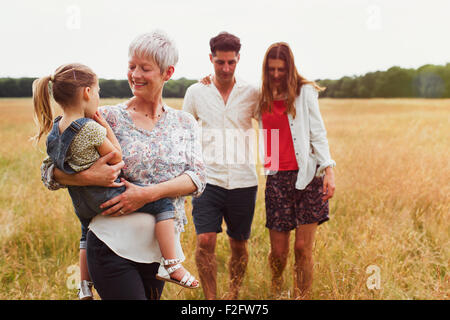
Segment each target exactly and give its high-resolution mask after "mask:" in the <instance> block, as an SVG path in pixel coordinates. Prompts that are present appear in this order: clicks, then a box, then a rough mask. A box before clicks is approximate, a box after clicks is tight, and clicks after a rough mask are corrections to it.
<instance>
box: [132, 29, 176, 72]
mask: <svg viewBox="0 0 450 320" xmlns="http://www.w3.org/2000/svg"><path fill="white" fill-rule="evenodd" d="M132 56H138V57H141V58H147V59H148V58H152V59H153V60H154V61H155V62H156V64H157V65H158V66H159V69H161V73H163V72H164V71H166V70H167V68H168V67H169V66H175V65H176V64H177V62H178V49H177V47H176V46H175V43H174V41H173V40H172V39H170V38H169V36H168V35H167V34H166V33H165V32H164V31H161V30H154V31H152V32H149V33H144V34H142V35H140V36H138V37H136V38H135V39H134V40H133V41H132V42H131V43H130V47H129V48H128V57H132Z"/></svg>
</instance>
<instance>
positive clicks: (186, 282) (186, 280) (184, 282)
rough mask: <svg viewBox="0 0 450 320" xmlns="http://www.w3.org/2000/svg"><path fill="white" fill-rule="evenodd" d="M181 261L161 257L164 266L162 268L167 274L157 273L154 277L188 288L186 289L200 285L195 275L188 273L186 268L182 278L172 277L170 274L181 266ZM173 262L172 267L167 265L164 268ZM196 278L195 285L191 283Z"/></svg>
mask: <svg viewBox="0 0 450 320" xmlns="http://www.w3.org/2000/svg"><path fill="white" fill-rule="evenodd" d="M181 262H182V260H180V259H169V260H165V259H164V258H163V259H162V263H161V264H162V265H163V266H164V268H165V269H166V270H167V274H161V273H158V274H157V275H156V279H158V280H163V281H168V282H172V283H175V284H178V285H180V286H182V287H184V288H188V289H196V288H198V287H199V286H200V284H199V283H198V280H197V279H195V277H194V276H193V275H191V274H190V273H189V271H187V270H186V273H185V274H184V276H183V278H182V279H181V280H176V279H173V278H172V277H171V276H170V274H172V273H174V272H175V271H176V270H178V269H180V268H181ZM171 264H173V266H172V267H168V268H166V266H168V265H171ZM195 280H197V285H195V286H194V285H192V283H193V282H194V281H195Z"/></svg>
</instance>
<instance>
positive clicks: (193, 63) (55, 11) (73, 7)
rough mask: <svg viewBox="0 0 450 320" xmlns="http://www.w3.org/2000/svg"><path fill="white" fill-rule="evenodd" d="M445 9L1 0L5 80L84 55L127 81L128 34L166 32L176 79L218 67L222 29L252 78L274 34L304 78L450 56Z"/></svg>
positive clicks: (241, 72)
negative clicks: (216, 48) (213, 46)
mask: <svg viewBox="0 0 450 320" xmlns="http://www.w3.org/2000/svg"><path fill="white" fill-rule="evenodd" d="M449 16H450V1H449V0H429V1H411V0H409V1H407V0H309V1H306V0H277V1H274V0H270V1H268V0H258V1H248V0H228V1H225V0H222V1H212V0H209V1H205V0H159V1H153V0H142V1H134V0H128V1H123V0H122V1H115V0H114V1H113V0H103V1H97V0H54V1H52V0H41V1H31V0H30V1H27V0H15V1H6V0H1V2H0V39H1V43H2V45H1V50H0V57H1V59H0V77H7V76H10V77H22V76H31V77H38V76H44V75H48V74H51V73H53V71H54V70H55V69H56V68H57V67H58V66H59V65H61V64H64V63H68V62H81V63H84V64H86V65H88V66H90V67H91V68H92V69H93V70H94V71H95V72H96V73H97V74H98V75H99V77H100V78H106V79H125V78H126V68H127V61H128V57H127V49H128V45H129V43H130V42H131V40H132V39H133V38H134V37H135V36H137V35H139V34H141V33H144V32H148V31H151V30H153V29H162V30H164V31H166V32H167V33H168V34H169V35H170V36H171V37H172V38H173V39H174V40H175V42H176V44H177V46H178V49H179V53H180V60H179V62H178V65H177V66H176V68H175V74H174V76H173V78H174V79H178V78H180V77H186V78H190V79H198V78H200V77H202V76H204V75H206V74H209V73H211V72H212V70H213V69H212V65H211V63H210V61H209V57H208V54H209V39H210V38H211V37H213V36H215V35H217V34H218V33H219V32H221V31H228V32H231V33H233V34H235V35H237V36H238V37H240V38H241V43H242V49H241V60H240V62H239V64H238V68H237V71H236V74H237V75H238V76H240V77H241V78H243V79H244V80H246V81H248V82H251V83H257V82H259V80H260V75H261V64H262V60H263V56H264V53H265V51H266V49H267V48H268V46H269V45H270V44H272V43H273V42H277V41H285V42H288V43H289V44H290V46H291V48H292V50H293V52H294V55H295V59H296V65H297V68H298V69H299V71H300V73H301V74H302V75H303V76H305V77H306V78H308V79H324V78H329V79H337V78H340V77H342V76H344V75H349V76H351V75H362V74H364V73H366V72H369V71H377V70H386V69H388V68H390V67H391V66H394V65H397V66H401V67H404V68H417V67H419V66H421V65H424V64H427V63H431V64H445V63H447V62H450V41H448V34H449V32H450V19H449Z"/></svg>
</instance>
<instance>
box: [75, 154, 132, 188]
mask: <svg viewBox="0 0 450 320" xmlns="http://www.w3.org/2000/svg"><path fill="white" fill-rule="evenodd" d="M115 153H116V152H115V151H113V152H110V153H108V154H107V155H105V156H103V157H101V158H99V159H98V160H97V161H96V162H95V163H94V164H93V165H92V166H91V167H90V168H89V169H87V170H84V171H81V172H80V174H82V175H83V177H82V178H81V179H83V180H84V181H85V182H86V184H85V185H96V186H103V187H120V186H123V185H124V184H123V183H122V182H120V183H118V182H115V180H116V179H117V178H118V177H119V174H120V170H121V169H122V168H123V166H124V165H125V163H124V162H123V161H121V162H119V163H117V164H115V165H109V164H108V161H110V160H111V159H112V158H113V157H114V156H115Z"/></svg>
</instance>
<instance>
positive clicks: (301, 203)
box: [265, 170, 329, 231]
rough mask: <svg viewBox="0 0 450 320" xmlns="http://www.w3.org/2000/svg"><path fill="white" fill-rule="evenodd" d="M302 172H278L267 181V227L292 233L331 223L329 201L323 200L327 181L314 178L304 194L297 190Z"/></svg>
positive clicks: (321, 178) (303, 191)
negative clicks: (296, 229)
mask: <svg viewBox="0 0 450 320" xmlns="http://www.w3.org/2000/svg"><path fill="white" fill-rule="evenodd" d="M297 173H298V170H294V171H278V172H277V173H276V174H274V175H269V176H268V177H267V181H266V193H265V195H266V197H265V198H266V200H265V201H266V227H267V228H269V229H271V230H276V231H290V230H293V229H295V228H297V227H298V226H299V225H303V224H311V223H316V222H317V223H318V224H322V223H324V222H325V221H328V220H329V217H328V213H329V208H328V200H327V201H325V202H324V201H323V200H322V196H323V195H322V192H323V177H314V179H313V180H312V181H311V182H310V183H309V184H308V185H307V186H306V188H305V189H304V190H298V189H295V182H296V181H297Z"/></svg>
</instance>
